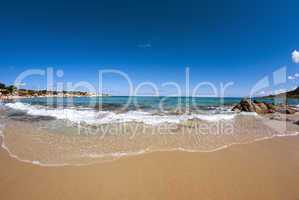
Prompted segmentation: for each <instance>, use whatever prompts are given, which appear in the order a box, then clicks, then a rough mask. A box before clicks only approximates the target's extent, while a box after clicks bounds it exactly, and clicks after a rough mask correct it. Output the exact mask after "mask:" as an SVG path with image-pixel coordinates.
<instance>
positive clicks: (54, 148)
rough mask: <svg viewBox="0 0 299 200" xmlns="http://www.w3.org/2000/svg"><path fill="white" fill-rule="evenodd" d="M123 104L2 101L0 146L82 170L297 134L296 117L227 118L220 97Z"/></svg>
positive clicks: (117, 100) (22, 155)
mask: <svg viewBox="0 0 299 200" xmlns="http://www.w3.org/2000/svg"><path fill="white" fill-rule="evenodd" d="M124 100H125V97H115V98H113V97H109V98H108V99H105V98H103V99H102V100H101V101H102V102H105V103H102V104H101V106H100V107H101V109H99V106H97V107H94V104H97V105H99V102H100V101H99V100H98V99H97V100H96V99H95V98H89V99H88V98H85V97H84V98H75V99H67V98H55V99H54V100H53V101H52V103H51V101H47V99H45V98H36V99H22V100H20V101H17V102H7V103H5V104H2V105H1V106H0V124H1V127H0V130H1V135H2V136H3V138H4V143H3V144H2V147H4V148H6V149H7V150H8V151H9V152H10V154H11V155H12V156H14V157H15V158H17V159H19V160H22V161H26V162H32V163H34V164H42V165H48V166H52V165H66V164H74V165H81V164H90V163H94V162H103V161H111V160H114V159H117V158H119V157H121V156H127V155H136V154H141V153H146V152H151V151H161V150H163V151H165V150H184V151H200V152H210V151H215V150H218V149H221V148H225V147H228V146H230V145H232V144H240V143H248V142H253V141H256V140H260V139H266V138H271V137H274V136H286V135H293V134H297V132H299V128H298V127H299V126H298V125H295V124H294V121H296V120H297V118H298V116H297V115H293V116H292V119H291V120H285V121H278V120H270V119H269V116H263V117H261V116H257V115H256V114H254V113H234V112H231V111H230V109H231V107H232V106H233V104H234V103H235V102H238V101H239V100H240V99H237V98H228V99H225V100H224V101H223V102H225V103H224V104H221V103H220V99H196V101H197V102H198V104H190V101H189V104H187V106H186V104H175V103H173V102H175V101H176V102H178V101H179V100H178V98H176V99H175V98H172V99H171V101H170V102H168V103H166V105H167V106H166V108H167V109H160V107H159V106H157V105H158V104H159V103H157V102H158V101H159V100H161V97H148V98H147V97H143V98H138V99H137V100H138V101H139V103H138V105H142V106H139V107H138V106H136V105H137V104H134V103H133V106H132V105H130V106H128V107H126V108H125V109H122V108H123V106H124V105H125V104H126V102H124ZM70 101H72V102H73V103H72V104H68V103H66V102H70ZM184 101H185V102H184V103H186V99H185V100H184ZM53 102H55V103H53ZM90 102H93V103H92V104H93V105H92V106H91V103H90ZM223 102H222V103H223ZM296 103H297V102H294V105H297V104H296ZM107 105H109V106H107ZM114 105H116V106H114ZM178 105H179V106H178ZM186 107H187V108H186ZM163 108H164V107H163ZM178 108H179V109H180V111H177V109H178ZM182 108H183V109H182ZM174 110H175V111H174ZM182 110H183V111H186V110H187V111H188V112H182ZM298 119H299V118H298Z"/></svg>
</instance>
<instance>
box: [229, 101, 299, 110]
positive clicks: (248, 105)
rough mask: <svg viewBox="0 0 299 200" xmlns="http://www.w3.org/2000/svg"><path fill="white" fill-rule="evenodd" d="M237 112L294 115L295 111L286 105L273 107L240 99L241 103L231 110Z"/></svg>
mask: <svg viewBox="0 0 299 200" xmlns="http://www.w3.org/2000/svg"><path fill="white" fill-rule="evenodd" d="M232 111H237V112H256V113H258V114H268V113H276V112H277V113H283V114H294V113H296V112H297V109H295V108H293V107H290V106H288V105H274V104H271V103H267V102H258V101H255V100H254V101H252V100H251V99H242V100H241V102H240V103H239V104H237V105H235V106H234V107H233V108H232Z"/></svg>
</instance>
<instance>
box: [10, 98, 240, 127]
mask: <svg viewBox="0 0 299 200" xmlns="http://www.w3.org/2000/svg"><path fill="white" fill-rule="evenodd" d="M6 106H7V107H9V108H11V109H15V110H20V111H23V112H25V113H26V114H28V115H35V116H50V117H54V118H56V119H63V120H70V121H71V122H74V123H80V122H84V123H87V124H90V125H95V124H110V123H125V122H139V123H144V124H149V125H157V124H161V123H175V124H178V123H181V122H183V121H187V120H192V119H198V120H203V121H209V122H215V121H219V120H232V119H234V118H235V116H236V115H237V114H236V113H227V114H190V115H187V114H182V115H157V114H152V113H149V112H143V111H128V112H126V113H114V112H112V111H96V110H93V109H85V110H78V109H75V108H63V109H62V108H61V109H50V108H46V107H42V106H33V105H30V104H25V103H21V102H15V103H7V104H6Z"/></svg>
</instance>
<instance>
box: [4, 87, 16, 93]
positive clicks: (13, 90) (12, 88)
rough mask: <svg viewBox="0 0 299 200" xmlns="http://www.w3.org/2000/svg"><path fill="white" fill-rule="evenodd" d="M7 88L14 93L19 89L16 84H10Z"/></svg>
mask: <svg viewBox="0 0 299 200" xmlns="http://www.w3.org/2000/svg"><path fill="white" fill-rule="evenodd" d="M6 89H7V91H8V92H9V94H12V93H14V92H15V91H16V90H17V88H16V87H15V86H14V85H10V86H8V87H7V88H6Z"/></svg>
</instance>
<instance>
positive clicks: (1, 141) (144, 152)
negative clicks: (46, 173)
mask: <svg viewBox="0 0 299 200" xmlns="http://www.w3.org/2000/svg"><path fill="white" fill-rule="evenodd" d="M298 136H299V132H296V133H292V134H285V135H272V136H269V137H263V138H258V139H254V140H253V141H248V142H243V143H242V142H240V143H231V144H226V145H223V146H221V147H218V148H216V149H214V150H207V151H203V150H190V149H189V150H188V149H185V148H182V147H177V148H173V149H155V150H150V149H144V150H141V151H139V152H131V153H121V152H115V153H113V155H115V156H113V155H109V156H110V157H114V159H112V160H106V161H103V160H101V161H100V160H99V161H97V162H92V163H88V164H69V163H62V164H44V163H41V162H40V161H38V160H24V159H21V158H19V156H18V155H15V154H13V153H11V151H10V150H9V148H8V147H7V146H6V145H5V142H4V135H3V134H2V133H1V132H0V144H1V145H0V151H1V150H5V151H6V152H7V154H8V155H9V157H11V158H13V159H15V160H16V161H18V162H21V163H27V164H32V165H37V166H40V167H81V166H90V165H96V164H101V163H106V162H116V161H117V160H119V159H122V158H127V157H135V156H142V155H147V154H152V153H164V152H183V153H201V154H208V153H214V152H217V151H222V150H225V149H229V148H232V147H234V146H241V145H250V144H254V143H257V142H262V141H266V140H273V139H276V138H284V137H286V138H292V137H298ZM106 156H107V157H108V155H106ZM106 156H103V157H106Z"/></svg>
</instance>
